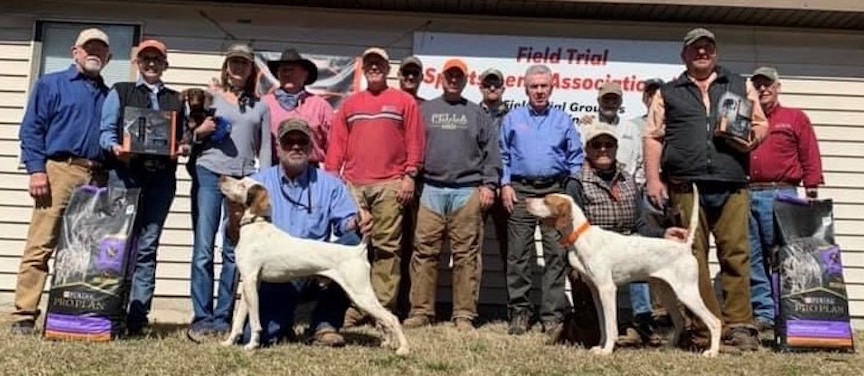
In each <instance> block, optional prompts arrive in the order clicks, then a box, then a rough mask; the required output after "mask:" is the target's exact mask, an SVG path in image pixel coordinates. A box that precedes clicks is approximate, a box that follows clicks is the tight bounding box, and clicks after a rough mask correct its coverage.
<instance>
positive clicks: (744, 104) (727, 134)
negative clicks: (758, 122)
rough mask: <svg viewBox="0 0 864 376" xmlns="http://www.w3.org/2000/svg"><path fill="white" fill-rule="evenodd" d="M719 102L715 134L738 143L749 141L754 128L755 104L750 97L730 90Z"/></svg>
mask: <svg viewBox="0 0 864 376" xmlns="http://www.w3.org/2000/svg"><path fill="white" fill-rule="evenodd" d="M718 103H719V104H720V106H719V108H718V109H717V123H716V124H715V127H714V133H715V135H716V136H717V137H721V138H727V139H730V140H731V141H734V142H738V143H744V144H746V143H748V142H749V141H750V131H751V130H752V129H753V123H752V120H751V119H752V118H753V104H752V103H750V100H749V99H747V98H742V97H741V96H739V95H737V94H734V93H730V92H726V93H725V94H723V96H722V97H720V101H719V102H718Z"/></svg>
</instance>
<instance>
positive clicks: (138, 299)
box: [108, 163, 177, 331]
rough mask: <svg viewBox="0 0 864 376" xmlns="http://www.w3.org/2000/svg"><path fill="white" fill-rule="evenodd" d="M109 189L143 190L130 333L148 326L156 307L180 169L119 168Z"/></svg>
mask: <svg viewBox="0 0 864 376" xmlns="http://www.w3.org/2000/svg"><path fill="white" fill-rule="evenodd" d="M108 186H109V187H119V188H125V189H130V188H140V189H141V195H140V196H139V199H138V202H139V203H140V205H139V206H138V213H137V215H136V216H135V227H134V229H133V232H132V233H133V236H134V237H135V238H136V239H137V243H136V245H135V248H134V249H133V252H135V254H136V256H135V257H136V262H135V272H134V273H133V275H132V291H131V293H130V297H129V316H128V317H127V319H126V322H127V324H126V325H127V326H128V328H129V330H130V331H136V330H140V329H141V328H143V327H144V326H146V325H147V314H148V313H150V308H151V305H152V303H153V292H154V291H155V289H156V250H157V248H158V246H159V237H160V236H161V235H162V227H163V226H164V225H165V219H166V218H167V217H168V211H169V210H170V209H171V203H172V202H173V201H174V194H175V191H176V189H177V178H176V166H175V165H174V164H172V163H169V164H168V165H167V166H164V168H160V169H152V170H151V169H145V168H143V167H129V168H127V167H119V168H116V169H113V170H111V171H110V172H109V173H108Z"/></svg>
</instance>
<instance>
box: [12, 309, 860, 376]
mask: <svg viewBox="0 0 864 376" xmlns="http://www.w3.org/2000/svg"><path fill="white" fill-rule="evenodd" d="M0 321H5V320H0ZM7 326H8V323H0V374H2V375H135V376H139V375H181V376H191V375H400V376H407V375H496V376H501V375H577V374H578V375H615V376H622V375H679V376H693V375H736V376H739V375H759V376H765V375H805V376H829V375H830V376H834V375H856V376H859V375H864V355H862V354H860V353H859V354H832V353H812V354H780V353H775V352H772V351H770V350H767V349H763V350H761V351H758V352H754V353H747V354H742V355H737V356H731V355H721V356H720V357H719V358H717V359H703V358H702V357H700V356H699V355H698V354H695V353H687V352H683V351H679V350H669V349H664V350H651V349H640V350H618V351H616V352H615V354H613V355H612V356H610V357H597V356H592V355H590V354H588V352H587V351H585V350H583V349H580V348H575V347H565V346H547V345H544V344H543V342H544V340H545V336H544V335H543V334H541V333H536V332H534V333H529V334H527V335H525V336H520V337H511V336H508V335H507V334H506V325H505V324H504V323H492V324H486V325H484V326H483V327H481V328H480V329H478V330H477V331H475V332H474V333H467V334H463V333H459V332H457V331H455V330H454V329H453V327H452V326H451V325H450V324H447V323H444V324H439V325H437V326H434V327H431V328H424V329H417V330H411V331H407V332H406V335H407V336H408V340H409V341H410V343H411V351H412V353H411V354H410V355H408V356H406V357H398V356H396V355H395V353H394V352H393V351H391V350H389V349H383V348H380V347H377V344H378V342H379V338H380V337H379V335H378V333H377V332H376V331H375V330H373V329H371V328H368V327H366V328H360V329H354V330H350V331H348V332H347V333H346V339H347V340H348V342H349V345H348V346H347V347H345V348H341V349H328V348H318V347H311V346H307V345H303V344H286V345H280V346H276V347H273V348H268V349H263V350H258V351H257V352H254V353H247V352H244V351H243V350H242V349H241V348H239V347H234V348H224V347H221V346H219V344H218V341H219V340H220V339H215V338H214V339H213V340H212V341H209V342H205V343H202V344H195V343H192V342H190V341H189V340H187V339H186V337H185V327H181V326H174V325H160V326H157V327H156V328H155V329H154V332H153V333H151V335H150V336H149V337H147V338H140V339H129V340H121V341H116V342H113V343H103V344H99V343H73V342H49V341H43V340H41V339H40V338H38V337H29V338H26V337H16V336H12V335H10V334H9V333H8V331H7V330H6V327H7ZM857 341H858V342H857V343H858V344H859V346H858V349H859V352H860V351H861V346H860V343H862V342H861V341H864V332H859V334H858V338H857Z"/></svg>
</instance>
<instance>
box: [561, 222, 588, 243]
mask: <svg viewBox="0 0 864 376" xmlns="http://www.w3.org/2000/svg"><path fill="white" fill-rule="evenodd" d="M589 228H591V223H589V222H588V221H585V222H584V223H582V225H581V226H579V228H577V229H576V231H573V232H571V233H570V234H569V235H567V236H565V237H564V239H561V245H563V246H565V247H569V246H571V245H573V244H575V243H576V241H577V240H579V237H580V236H582V234H584V233H585V231H588V229H589Z"/></svg>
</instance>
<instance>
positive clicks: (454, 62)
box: [441, 59, 468, 74]
mask: <svg viewBox="0 0 864 376" xmlns="http://www.w3.org/2000/svg"><path fill="white" fill-rule="evenodd" d="M453 68H456V69H458V70H460V71H462V74H468V65H466V64H465V62H464V61H462V60H460V59H450V60H447V61H445V62H444V67H443V68H442V69H441V72H442V73H443V72H446V71H448V70H450V69H453Z"/></svg>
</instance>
